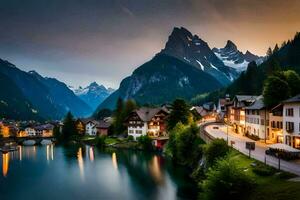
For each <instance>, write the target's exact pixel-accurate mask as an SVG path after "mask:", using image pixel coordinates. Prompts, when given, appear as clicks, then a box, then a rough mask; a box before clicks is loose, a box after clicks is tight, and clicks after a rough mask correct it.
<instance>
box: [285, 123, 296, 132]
mask: <svg viewBox="0 0 300 200" xmlns="http://www.w3.org/2000/svg"><path fill="white" fill-rule="evenodd" d="M285 126H286V127H285V129H286V131H287V132H290V133H291V132H294V122H286V123H285Z"/></svg>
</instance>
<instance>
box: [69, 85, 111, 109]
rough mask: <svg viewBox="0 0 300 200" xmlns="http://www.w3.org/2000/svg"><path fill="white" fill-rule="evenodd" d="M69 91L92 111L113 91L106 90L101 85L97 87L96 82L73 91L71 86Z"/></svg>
mask: <svg viewBox="0 0 300 200" xmlns="http://www.w3.org/2000/svg"><path fill="white" fill-rule="evenodd" d="M69 88H70V89H71V90H73V92H74V93H75V94H76V95H77V96H78V97H79V98H80V99H82V100H83V101H84V102H85V103H86V104H88V105H89V106H90V107H91V108H92V109H96V108H97V106H98V105H99V104H100V103H102V101H104V100H105V99H106V98H107V97H108V96H109V95H110V94H111V93H112V92H114V89H112V88H106V87H105V86H103V85H98V84H97V83H96V82H92V83H91V84H90V85H88V86H87V87H85V88H83V87H81V86H79V87H78V88H77V89H75V88H74V87H72V86H69Z"/></svg>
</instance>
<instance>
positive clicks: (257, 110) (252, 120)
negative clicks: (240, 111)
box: [245, 96, 270, 141]
mask: <svg viewBox="0 0 300 200" xmlns="http://www.w3.org/2000/svg"><path fill="white" fill-rule="evenodd" d="M245 127H246V130H245V131H246V134H249V135H253V136H256V137H258V138H259V139H261V140H265V141H266V140H269V136H270V128H269V111H268V110H267V108H266V107H265V105H264V103H263V97H262V96H259V97H257V98H256V99H255V100H254V102H253V103H252V104H251V105H250V106H247V107H245Z"/></svg>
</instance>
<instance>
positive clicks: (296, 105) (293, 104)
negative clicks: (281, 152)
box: [282, 95, 300, 148]
mask: <svg viewBox="0 0 300 200" xmlns="http://www.w3.org/2000/svg"><path fill="white" fill-rule="evenodd" d="M282 104H283V140H284V143H285V144H287V145H289V146H292V147H294V148H300V95H297V96H295V97H292V98H290V99H288V100H286V101H283V102H282Z"/></svg>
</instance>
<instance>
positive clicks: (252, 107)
mask: <svg viewBox="0 0 300 200" xmlns="http://www.w3.org/2000/svg"><path fill="white" fill-rule="evenodd" d="M263 108H265V104H264V101H263V96H258V97H257V98H256V99H255V101H254V102H253V103H252V104H251V105H250V106H248V107H246V108H245V109H247V110H260V109H263Z"/></svg>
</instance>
